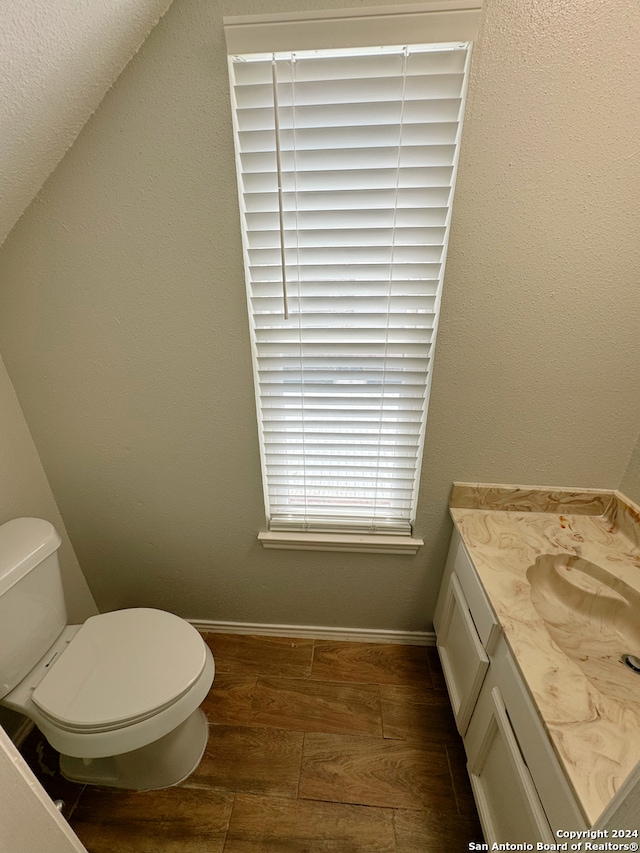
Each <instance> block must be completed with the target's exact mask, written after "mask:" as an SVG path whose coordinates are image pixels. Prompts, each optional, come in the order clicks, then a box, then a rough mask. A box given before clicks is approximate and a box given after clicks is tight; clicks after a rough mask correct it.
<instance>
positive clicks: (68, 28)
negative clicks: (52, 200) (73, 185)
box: [0, 0, 171, 243]
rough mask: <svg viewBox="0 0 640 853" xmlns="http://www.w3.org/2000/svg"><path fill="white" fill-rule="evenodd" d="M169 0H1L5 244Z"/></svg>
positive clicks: (1, 217) (0, 165)
mask: <svg viewBox="0 0 640 853" xmlns="http://www.w3.org/2000/svg"><path fill="white" fill-rule="evenodd" d="M170 5H171V0H56V2H55V3H51V2H50V0H20V2H19V3H16V2H14V0H0V81H1V82H0V128H2V133H1V134H0V187H1V189H0V243H2V242H3V241H4V239H5V237H6V236H7V234H8V233H9V231H10V230H11V229H12V228H13V226H14V225H15V223H16V221H17V220H18V218H19V217H20V216H21V214H22V213H23V212H24V210H25V209H26V208H27V206H28V205H29V203H30V202H31V201H32V199H33V198H34V196H35V195H36V193H37V192H38V190H39V189H40V187H41V186H42V185H43V183H44V182H45V180H46V179H47V177H48V176H49V174H50V173H51V171H52V170H53V169H54V168H55V166H56V165H57V164H58V162H59V161H60V160H61V158H62V157H63V155H64V153H65V152H66V151H67V149H68V148H69V146H70V145H71V144H72V143H73V141H74V139H75V138H76V136H77V135H78V133H79V132H80V130H81V129H82V127H83V126H84V124H85V122H86V121H87V119H88V118H89V116H90V115H91V114H92V113H93V112H94V110H95V109H96V107H97V106H98V104H99V103H100V101H101V100H102V99H103V97H104V95H105V94H106V92H107V91H108V89H109V88H110V86H111V85H112V84H113V82H114V81H115V80H116V78H117V77H118V75H119V74H120V72H121V71H122V70H123V68H124V67H125V66H126V64H127V63H128V62H129V60H130V59H131V57H132V56H133V55H134V54H135V53H136V51H137V50H138V48H139V47H140V45H141V44H142V43H143V41H144V40H145V38H146V37H147V35H148V34H149V32H150V31H151V29H152V28H153V27H154V26H155V24H156V23H157V22H158V20H159V19H160V18H161V17H162V15H163V14H164V13H165V12H166V10H167V9H168V8H169V6H170Z"/></svg>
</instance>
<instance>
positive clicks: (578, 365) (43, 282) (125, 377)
mask: <svg viewBox="0 0 640 853" xmlns="http://www.w3.org/2000/svg"><path fill="white" fill-rule="evenodd" d="M317 5H322V6H323V7H328V6H331V5H333V6H336V7H338V8H340V7H344V6H346V5H358V4H356V3H355V2H353V3H349V2H347V0H336V2H333V3H329V2H324V0H323V2H322V3H312V2H310V0H290V2H288V3H287V2H281V3H275V2H274V3H271V2H266V0H265V2H258V0H244V2H237V1H236V2H233V3H232V2H230V0H229V2H226V3H223V2H216V0H175V2H174V3H173V5H172V7H171V9H170V10H169V12H168V13H167V15H166V16H165V18H164V19H163V20H162V21H161V22H160V24H159V25H158V27H157V28H156V29H155V30H154V31H153V32H152V33H151V36H150V37H149V39H148V40H147V42H146V43H145V45H144V46H143V48H142V50H141V51H140V53H139V54H138V55H137V56H136V57H135V58H134V60H133V61H132V62H131V63H130V65H129V66H128V67H127V69H126V70H125V72H124V73H123V75H122V76H121V77H120V78H119V80H118V82H117V83H116V85H115V87H114V88H113V89H112V90H111V92H110V93H109V94H108V95H107V97H106V99H105V101H104V102H103V103H102V105H101V107H100V108H99V110H98V111H97V113H96V114H95V115H94V117H93V118H92V119H91V121H90V122H89V124H88V125H87V126H86V128H85V129H84V131H83V132H82V134H81V135H80V137H79V138H78V140H77V141H76V143H75V144H74V146H73V148H72V149H71V150H70V151H69V153H68V154H67V156H66V157H65V158H64V160H63V161H62V162H61V163H60V165H59V166H58V168H57V169H56V171H55V172H54V173H53V175H52V176H51V178H50V179H49V181H48V182H47V184H46V185H45V187H44V189H43V191H42V192H41V193H40V195H39V197H38V198H37V199H36V201H35V203H34V204H33V205H32V206H31V207H30V209H29V210H28V211H27V213H26V214H25V216H24V217H23V218H22V220H21V221H20V222H19V223H18V225H17V226H16V228H14V230H13V232H12V233H11V235H10V237H9V238H8V240H7V242H6V243H5V245H4V247H3V248H2V250H0V282H1V283H0V349H1V350H2V352H3V354H4V357H5V359H6V362H7V366H8V369H9V372H10V374H11V377H12V379H13V381H14V383H15V386H16V388H17V390H18V393H19V396H20V400H21V403H22V406H23V409H24V411H25V415H26V417H27V420H28V422H29V425H30V427H31V430H32V433H33V435H34V439H35V441H36V444H37V446H38V450H39V452H40V455H41V458H42V460H43V463H44V465H45V468H46V471H47V474H48V476H49V478H50V481H51V483H52V485H53V488H54V491H55V494H56V498H57V500H58V503H59V505H60V507H61V510H62V512H63V515H64V517H65V521H66V522H67V527H68V530H69V533H70V536H71V538H72V540H73V542H74V546H75V548H76V551H77V553H78V556H79V558H80V561H81V564H82V566H83V569H84V571H85V574H86V576H87V579H88V581H89V584H90V586H91V589H92V591H93V593H94V594H95V596H96V600H97V602H98V604H99V606H100V607H101V609H109V608H114V607H119V606H126V605H136V604H147V605H152V606H159V607H166V608H168V609H171V610H174V611H176V612H177V613H179V614H181V615H185V616H188V617H193V618H203V619H222V620H233V621H247V622H264V623H293V624H316V625H337V626H349V627H364V628H387V629H409V630H421V629H426V628H429V627H430V624H431V615H432V612H433V605H434V600H435V596H436V592H437V588H438V583H439V579H440V573H441V570H442V561H443V557H444V554H445V551H446V547H447V541H448V537H449V534H450V523H449V521H448V517H447V509H446V505H447V497H448V493H449V490H450V487H451V483H452V481H453V480H480V481H491V482H496V481H501V482H521V483H534V484H535V483H546V484H554V485H578V486H586V487H602V488H616V487H618V486H619V484H620V483H621V481H622V478H623V475H624V472H625V469H626V466H627V463H628V460H629V458H630V455H631V452H632V448H633V446H634V443H635V440H636V438H637V435H638V424H639V423H640V395H638V394H637V388H638V380H639V379H640V362H639V361H638V359H637V357H636V356H637V317H638V315H639V313H640V288H638V287H637V276H636V275H635V274H634V270H635V269H637V262H638V240H637V231H638V204H639V199H640V193H638V191H637V190H638V180H637V179H638V169H639V163H640V157H638V155H637V150H638V143H637V128H638V126H639V124H640V115H639V114H638V100H637V92H638V91H639V90H640V79H639V78H640V66H639V65H638V63H637V59H636V55H637V49H636V46H637V43H638V38H639V36H640V13H639V12H638V9H637V7H636V5H635V4H634V3H631V2H616V3H610V2H607V3H604V2H596V3H594V2H589V3H586V2H579V3H567V2H559V0H539V2H537V3H535V4H525V3H514V2H513V1H512V0H487V3H486V16H485V18H486V19H485V22H484V28H483V33H482V36H481V39H480V41H479V44H478V46H477V49H476V51H475V57H474V68H473V75H472V84H471V97H470V103H469V111H468V119H467V124H466V131H465V139H464V148H463V154H462V159H461V166H460V175H459V182H458V193H457V205H456V211H455V215H454V222H453V228H452V235H451V243H450V254H449V263H448V267H447V275H446V281H445V298H444V301H443V313H442V322H441V327H440V334H439V341H438V354H437V357H436V367H435V376H434V384H433V393H432V402H431V411H430V415H429V426H428V434H427V442H426V448H425V464H424V473H423V479H422V487H421V498H420V507H419V515H418V521H417V533H418V534H419V535H422V536H424V538H425V547H424V548H423V549H421V551H420V552H419V554H418V555H417V556H416V557H415V558H408V557H389V556H384V557H383V556H376V555H342V554H322V553H305V552H277V551H269V552H266V551H263V550H262V549H261V548H260V546H259V545H258V544H257V542H256V538H255V536H256V532H257V531H258V530H260V529H262V528H263V527H264V517H263V507H262V490H261V485H260V469H259V458H258V443H257V435H256V427H255V414H254V402H253V391H252V383H251V365H250V353H249V344H248V336H247V319H246V308H245V302H244V286H243V282H242V268H241V265H242V262H241V249H240V238H239V233H238V210H237V198H236V185H235V176H234V170H233V150H232V137H231V127H230V116H229V100H228V91H227V86H228V83H227V72H226V65H225V56H224V39H223V32H222V23H221V18H222V15H223V14H244V13H252V12H265V11H276V10H281V9H284V8H292V9H306V8H311V7H313V6H317Z"/></svg>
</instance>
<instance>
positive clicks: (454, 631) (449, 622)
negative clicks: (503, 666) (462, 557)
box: [437, 572, 489, 734]
mask: <svg viewBox="0 0 640 853" xmlns="http://www.w3.org/2000/svg"><path fill="white" fill-rule="evenodd" d="M437 645H438V653H439V655H440V661H441V663H442V670H443V672H444V677H445V681H446V683H447V689H448V691H449V698H450V699H451V705H452V707H453V714H454V717H455V720H456V725H457V727H458V731H459V732H460V734H464V732H465V731H466V728H467V725H468V723H469V718H470V717H471V712H472V711H473V707H474V705H475V703H476V699H477V698H478V693H479V692H480V688H481V687H482V682H483V680H484V676H485V673H486V671H487V667H488V666H489V658H488V657H487V655H486V654H485V651H484V648H483V646H482V643H481V642H480V639H479V637H478V633H477V631H476V627H475V625H474V623H473V619H472V618H471V614H470V612H469V606H468V604H467V601H466V598H465V596H464V592H463V591H462V587H461V586H460V583H459V581H458V578H457V576H456V574H455V572H454V573H453V574H452V575H451V577H450V578H449V583H448V585H447V591H446V594H445V599H444V605H443V608H442V622H441V625H440V631H439V633H438V643H437Z"/></svg>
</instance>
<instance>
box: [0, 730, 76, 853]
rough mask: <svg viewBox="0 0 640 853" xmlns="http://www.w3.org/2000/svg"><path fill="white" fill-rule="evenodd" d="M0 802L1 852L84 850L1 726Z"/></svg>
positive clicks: (53, 852) (50, 852)
mask: <svg viewBox="0 0 640 853" xmlns="http://www.w3.org/2000/svg"><path fill="white" fill-rule="evenodd" d="M0 801H1V802H2V819H1V820H0V850H2V851H3V853H4V851H6V853H9V851H10V853H44V851H46V853H87V850H86V848H85V847H84V845H83V844H81V843H80V839H79V838H78V837H77V836H76V834H75V833H74V832H73V830H72V829H71V827H70V826H69V824H68V823H67V822H66V820H65V819H64V818H63V817H62V815H61V814H60V812H59V811H58V810H57V809H56V807H55V806H54V804H53V803H52V801H51V799H50V798H49V796H48V795H47V793H46V791H45V790H44V788H43V787H42V786H41V785H40V783H39V782H38V780H37V779H36V777H35V776H34V775H33V773H32V772H31V770H30V769H29V767H28V766H27V764H26V762H25V760H24V759H23V758H22V756H21V755H20V753H19V752H18V750H17V749H16V748H15V746H14V745H13V744H12V743H11V741H10V740H9V737H8V735H7V734H6V733H5V732H4V731H3V730H2V729H0Z"/></svg>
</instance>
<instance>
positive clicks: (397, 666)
mask: <svg viewBox="0 0 640 853" xmlns="http://www.w3.org/2000/svg"><path fill="white" fill-rule="evenodd" d="M205 640H206V642H207V643H208V644H209V646H210V647H211V650H212V652H213V654H214V657H215V660H216V678H215V681H214V683H213V687H212V689H211V692H210V693H209V696H208V697H207V699H206V700H205V702H204V704H203V706H202V707H203V709H204V711H205V713H206V714H207V717H208V719H209V724H210V736H209V742H208V745H207V749H206V752H205V755H204V758H203V760H202V762H201V764H200V766H199V767H198V769H197V770H196V772H195V773H194V774H193V775H192V776H191V777H190V778H189V779H187V780H186V782H185V783H183V784H182V785H180V786H177V787H175V788H170V789H167V790H164V791H150V792H145V793H135V792H127V791H116V790H113V789H101V788H95V787H91V786H86V787H84V788H83V787H82V786H75V785H72V784H70V783H68V782H65V781H64V780H62V779H61V778H60V776H59V773H58V772H57V771H56V770H55V754H54V753H53V750H51V748H50V747H49V746H48V745H47V744H46V742H43V739H42V737H41V736H40V735H39V734H38V732H34V734H33V737H32V738H30V739H29V741H28V743H27V746H26V748H25V750H24V753H25V757H26V758H27V760H28V761H29V762H30V764H31V765H32V767H33V768H34V771H35V772H36V773H37V775H38V776H39V777H40V778H41V779H43V784H45V787H47V790H48V791H49V793H50V795H51V796H52V797H53V798H54V799H56V798H58V797H60V798H62V799H64V800H65V803H66V814H67V817H68V819H69V821H70V823H71V825H72V827H73V828H74V830H75V831H76V833H77V834H78V835H79V837H80V839H81V840H82V842H83V843H84V844H85V845H86V847H87V849H88V850H89V851H90V853H176V851H181V853H445V851H447V853H451V851H458V850H459V851H467V850H468V849H469V842H471V841H482V831H481V829H480V825H479V821H478V816H477V812H476V809H475V804H474V801H473V796H472V794H471V789H470V786H469V780H468V777H467V774H466V770H465V754H464V748H463V746H462V742H461V740H460V738H459V736H458V733H457V731H456V727H455V724H454V721H453V715H452V713H451V708H450V705H449V699H448V696H447V693H446V690H445V688H444V682H443V678H442V671H441V669H440V663H439V660H438V656H437V652H436V650H435V649H433V648H426V649H425V648H422V647H412V646H401V645H380V644H373V643H343V642H331V641H326V640H315V641H314V640H309V639H300V640H292V639H289V638H281V637H252V636H246V635H230V634H228V635H225V634H215V633H211V634H209V635H205Z"/></svg>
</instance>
